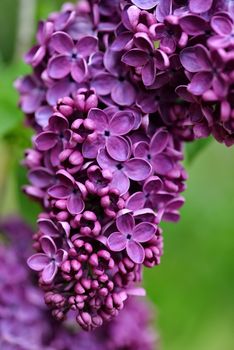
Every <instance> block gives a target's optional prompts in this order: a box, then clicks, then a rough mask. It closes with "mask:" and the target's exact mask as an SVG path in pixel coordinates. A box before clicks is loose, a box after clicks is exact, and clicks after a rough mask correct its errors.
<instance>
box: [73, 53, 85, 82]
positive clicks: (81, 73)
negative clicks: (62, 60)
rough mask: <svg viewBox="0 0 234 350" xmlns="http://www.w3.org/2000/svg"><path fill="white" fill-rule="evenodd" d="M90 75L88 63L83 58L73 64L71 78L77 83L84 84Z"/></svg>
mask: <svg viewBox="0 0 234 350" xmlns="http://www.w3.org/2000/svg"><path fill="white" fill-rule="evenodd" d="M87 74H88V67H87V63H86V62H85V60H84V59H83V58H80V59H78V60H76V61H75V62H72V64H71V76H72V78H73V79H74V80H75V81H76V82H77V83H82V82H83V81H84V80H85V78H86V77H87Z"/></svg>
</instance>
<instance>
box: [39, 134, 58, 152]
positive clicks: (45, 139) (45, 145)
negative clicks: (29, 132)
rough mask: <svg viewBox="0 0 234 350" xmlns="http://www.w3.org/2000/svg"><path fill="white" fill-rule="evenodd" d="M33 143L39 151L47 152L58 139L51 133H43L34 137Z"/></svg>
mask: <svg viewBox="0 0 234 350" xmlns="http://www.w3.org/2000/svg"><path fill="white" fill-rule="evenodd" d="M34 142H35V145H36V147H37V149H38V150H39V151H48V150H49V149H51V148H53V147H54V146H55V145H56V143H57V142H58V137H57V135H56V134H55V133H54V132H52V131H44V132H42V133H40V134H39V135H38V136H36V138H35V140H34Z"/></svg>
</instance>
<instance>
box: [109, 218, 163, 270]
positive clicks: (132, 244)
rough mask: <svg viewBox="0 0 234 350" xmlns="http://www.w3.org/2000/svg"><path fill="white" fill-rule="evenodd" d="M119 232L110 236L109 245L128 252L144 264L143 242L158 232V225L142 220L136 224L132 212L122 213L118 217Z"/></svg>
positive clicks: (118, 250)
mask: <svg viewBox="0 0 234 350" xmlns="http://www.w3.org/2000/svg"><path fill="white" fill-rule="evenodd" d="M116 226H117V229H118V232H113V233H112V234H111V235H110V236H109V237H108V240H107V242H108V246H109V248H110V249H111V250H112V251H115V252H121V251H122V250H124V249H126V252H127V254H128V256H129V258H130V259H132V261H134V262H135V263H136V264H142V263H143V262H144V259H145V251H144V248H143V247H142V245H141V243H145V242H148V241H150V240H151V239H152V238H153V237H154V235H155V233H156V225H154V224H151V223H149V222H141V223H139V224H137V225H135V219H134V217H133V215H132V214H131V213H126V214H122V215H120V216H119V217H118V218H117V219H116Z"/></svg>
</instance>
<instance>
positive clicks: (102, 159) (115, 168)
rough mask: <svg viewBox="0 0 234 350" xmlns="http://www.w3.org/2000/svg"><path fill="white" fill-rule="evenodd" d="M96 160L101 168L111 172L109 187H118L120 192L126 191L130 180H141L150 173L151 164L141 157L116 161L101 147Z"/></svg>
mask: <svg viewBox="0 0 234 350" xmlns="http://www.w3.org/2000/svg"><path fill="white" fill-rule="evenodd" d="M97 162H98V164H99V165H100V167H101V168H102V169H109V170H110V171H111V172H112V175H113V178H112V181H111V183H110V187H111V188H116V189H118V190H119V191H120V194H124V193H126V192H127V191H128V189H129V186H130V180H133V181H142V180H145V179H146V178H147V177H148V176H149V175H150V173H151V166H150V164H149V163H148V162H147V161H145V160H143V159H141V158H131V159H128V160H126V161H125V162H120V161H116V160H114V159H112V158H111V157H110V156H108V154H107V152H106V151H105V150H103V149H101V150H100V151H99V153H98V156H97Z"/></svg>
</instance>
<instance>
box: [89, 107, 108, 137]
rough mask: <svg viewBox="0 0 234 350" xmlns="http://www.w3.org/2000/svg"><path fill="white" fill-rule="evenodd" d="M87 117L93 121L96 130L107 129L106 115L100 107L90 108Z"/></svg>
mask: <svg viewBox="0 0 234 350" xmlns="http://www.w3.org/2000/svg"><path fill="white" fill-rule="evenodd" d="M88 119H91V120H92V121H93V122H94V124H95V128H96V130H98V131H100V132H102V131H104V130H109V125H108V117H107V115H106V113H105V112H104V111H102V110H101V109H99V108H92V109H91V110H90V111H89V113H88Z"/></svg>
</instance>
